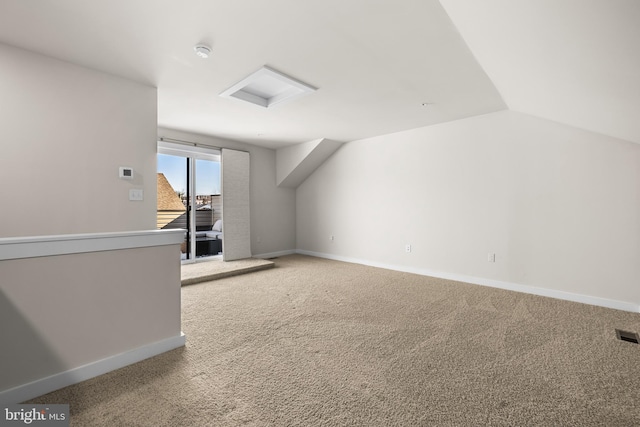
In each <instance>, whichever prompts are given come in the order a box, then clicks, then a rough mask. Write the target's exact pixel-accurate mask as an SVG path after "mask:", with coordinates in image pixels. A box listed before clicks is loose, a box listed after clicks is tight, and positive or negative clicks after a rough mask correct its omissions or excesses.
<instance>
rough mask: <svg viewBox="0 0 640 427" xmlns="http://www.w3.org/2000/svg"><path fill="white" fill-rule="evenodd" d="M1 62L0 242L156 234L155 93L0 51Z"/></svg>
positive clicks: (64, 64)
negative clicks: (123, 173)
mask: <svg viewBox="0 0 640 427" xmlns="http://www.w3.org/2000/svg"><path fill="white" fill-rule="evenodd" d="M0 64H2V66H0V93H1V94H2V96H1V97H0V129H2V140H3V142H2V155H0V182H2V185H0V201H1V202H0V203H1V206H2V221H0V237H15V236H33V235H51V234H70V233H85V232H103V231H128V230H142V229H153V228H155V209H156V207H155V205H156V196H155V194H156V157H155V153H156V130H157V117H156V116H157V107H156V89H155V88H153V87H149V86H144V85H141V84H138V83H134V82H131V81H128V80H124V79H121V78H118V77H114V76H111V75H108V74H104V73H101V72H97V71H94V70H90V69H87V68H83V67H79V66H76V65H73V64H70V63H67V62H63V61H59V60H55V59H52V58H49V57H46V56H42V55H38V54H34V53H31V52H27V51H25V50H21V49H17V48H13V47H10V46H7V45H2V44H0ZM119 166H130V167H133V168H134V170H135V179H134V180H133V181H123V180H121V179H119V178H118V167H119ZM130 188H141V189H143V190H144V195H145V200H144V201H142V202H130V201H129V198H128V197H129V189H130Z"/></svg>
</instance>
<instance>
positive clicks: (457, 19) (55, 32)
mask: <svg viewBox="0 0 640 427" xmlns="http://www.w3.org/2000/svg"><path fill="white" fill-rule="evenodd" d="M638 4H640V2H637V1H636V0H556V1H551V0H517V1H513V0H483V1H482V2H478V1H473V0H442V1H437V0H400V1H394V2H392V1H389V0H346V1H345V0H322V1H320V0H308V1H300V0H270V1H264V0H235V1H229V0H184V1H180V2H178V1H175V0H111V1H103V2H95V1H86V0H0V42H3V43H6V44H9V45H13V46H17V47H21V48H24V49H27V50H30V51H34V52H38V53H42V54H45V55H49V56H52V57H55V58H59V59H62V60H65V61H69V62H72V63H76V64H79V65H83V66H86V67H89V68H93V69H97V70H101V71H104V72H107V73H110V74H114V75H117V76H121V77H125V78H128V79H132V80H136V81H138V82H141V83H145V84H148V85H152V86H155V87H157V88H158V124H159V126H161V127H166V128H172V129H178V130H184V131H189V132H194V133H200V134H205V135H213V136H219V137H223V138H229V139H236V140H242V141H247V142H250V143H253V144H256V145H262V146H265V147H269V148H279V147H284V146H288V145H292V144H298V143H302V142H307V141H312V140H317V139H319V138H327V139H330V140H335V141H343V142H344V141H351V140H355V139H361V138H366V137H370V136H375V135H381V134H386V133H391V132H396V131H400V130H405V129H410V128H415V127H421V126H428V125H432V124H436V123H441V122H446V121H451V120H456V119H460V118H464V117H469V116H473V115H478V114H485V113H489V112H493V111H497V110H502V109H505V108H512V109H514V110H517V111H521V112H525V113H529V114H533V115H537V116H541V117H545V118H548V119H551V120H555V121H559V122H564V123H567V124H570V125H574V126H578V127H583V128H586V129H590V130H594V131H596V132H601V133H604V134H608V135H612V136H617V137H620V138H624V139H628V140H631V141H634V142H639V143H640V120H636V117H638V113H639V112H640V111H638V110H639V108H640V107H638V103H637V102H636V100H637V99H638V95H639V94H640V93H639V89H640V79H637V76H638V75H639V72H640V58H639V54H638V49H637V48H638V46H637V44H638V40H640V37H639V36H640V30H639V29H638V27H640V26H637V25H635V26H634V25H633V24H635V23H636V22H640V20H639V18H640V15H639V10H640V9H639V6H638ZM443 6H444V7H443ZM198 43H205V44H207V45H210V46H211V47H212V48H213V51H212V54H211V56H210V57H209V58H208V59H206V60H205V59H201V58H199V57H198V56H196V55H195V54H194V51H193V47H194V46H195V45H196V44H198ZM264 65H267V66H269V67H272V68H274V69H276V70H279V71H281V72H283V73H286V74H288V75H290V76H291V77H294V78H295V79H298V80H301V81H303V82H305V83H307V84H309V85H311V86H313V87H316V88H318V90H317V91H316V92H314V93H312V94H310V95H306V96H304V97H302V98H299V99H297V100H295V101H292V102H290V103H287V104H281V105H278V106H276V107H274V108H270V109H265V108H263V107H259V106H256V105H253V104H249V103H244V102H242V101H239V100H237V99H229V98H223V97H220V96H218V95H219V94H220V93H222V92H223V91H225V90H226V89H228V88H229V87H231V86H233V85H234V84H235V83H237V82H238V81H240V80H242V79H243V78H245V77H246V76H248V75H249V74H251V73H253V72H254V71H256V70H258V69H259V68H260V67H262V66H264ZM424 103H427V104H428V105H426V106H423V104H424Z"/></svg>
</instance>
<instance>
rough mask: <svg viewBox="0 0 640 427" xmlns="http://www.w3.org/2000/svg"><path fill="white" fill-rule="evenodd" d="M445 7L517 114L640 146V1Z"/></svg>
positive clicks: (462, 1) (493, 0)
mask: <svg viewBox="0 0 640 427" xmlns="http://www.w3.org/2000/svg"><path fill="white" fill-rule="evenodd" d="M441 3H442V5H443V6H444V8H445V10H446V11H447V13H448V14H449V16H450V17H451V19H452V21H453V23H454V24H455V26H456V27H457V28H458V30H459V31H460V33H461V34H462V36H463V38H464V40H465V41H466V42H467V44H468V46H469V48H470V49H471V51H472V52H473V54H474V55H475V57H476V58H477V60H478V61H479V63H480V65H481V66H482V68H483V69H484V70H485V71H486V72H487V74H488V75H489V77H490V78H491V80H492V81H493V83H494V84H495V86H496V87H497V89H498V91H499V92H500V94H501V95H502V97H503V99H504V100H505V102H506V104H507V105H508V107H509V108H510V109H512V110H515V111H519V112H523V113H528V114H531V115H534V116H539V117H543V118H546V119H550V120H553V121H557V122H561V123H565V124H569V125H572V126H576V127H579V128H583V129H587V130H591V131H594V132H598V133H602V134H605V135H609V136H613V137H617V138H622V139H625V140H628V141H633V142H636V143H640V1H637V0H516V1H514V0H482V1H474V0H441Z"/></svg>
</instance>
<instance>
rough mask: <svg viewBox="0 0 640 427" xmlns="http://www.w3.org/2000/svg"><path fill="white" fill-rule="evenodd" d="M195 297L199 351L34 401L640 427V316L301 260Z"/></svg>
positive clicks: (143, 416)
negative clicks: (630, 334)
mask: <svg viewBox="0 0 640 427" xmlns="http://www.w3.org/2000/svg"><path fill="white" fill-rule="evenodd" d="M275 263H276V266H275V268H271V269H269V270H265V271H260V272H256V273H251V274H246V275H242V276H235V277H229V278H225V279H221V280H216V281H214V282H205V283H199V284H195V285H191V286H186V287H183V288H182V305H183V331H184V332H185V334H186V336H187V345H186V347H184V348H181V349H177V350H173V351H170V352H168V353H165V354H162V355H160V356H157V357H154V358H151V359H148V360H146V361H143V362H140V363H137V364H135V365H131V366H128V367H126V368H123V369H120V370H117V371H114V372H111V373H108V374H105V375H102V376H100V377H97V378H94V379H91V380H88V381H85V382H83V383H80V384H76V385H73V386H70V387H66V388H64V389H61V390H58V391H56V392H54V393H50V394H48V395H45V396H42V397H40V398H38V399H35V400H32V401H31V403H49V404H52V403H69V404H70V407H71V425H72V426H240V425H242V426H484V425H493V426H633V425H640V404H639V402H640V345H637V344H633V343H629V342H624V341H621V340H618V339H617V338H616V334H615V328H620V329H624V330H630V331H639V330H640V314H638V313H627V312H622V311H617V310H611V309H605V308H600V307H594V306H589V305H585V304H579V303H572V302H567V301H560V300H555V299H550V298H544V297H539V296H533V295H527V294H522V293H515V292H509V291H504V290H499V289H493V288H488V287H482V286H477V285H469V284H464V283H459V282H452V281H447V280H441V279H434V278H429V277H424V276H418V275H413V274H408V273H401V272H395V271H388V270H383V269H377V268H373V267H367V266H361V265H355V264H348V263H342V262H337V261H331V260H325V259H319V258H312V257H306V256H300V255H292V256H287V257H281V258H278V259H277V260H275Z"/></svg>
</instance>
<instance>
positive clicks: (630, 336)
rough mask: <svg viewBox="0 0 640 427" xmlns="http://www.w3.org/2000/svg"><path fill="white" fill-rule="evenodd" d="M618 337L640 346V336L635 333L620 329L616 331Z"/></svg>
mask: <svg viewBox="0 0 640 427" xmlns="http://www.w3.org/2000/svg"><path fill="white" fill-rule="evenodd" d="M616 336H617V337H618V339H619V340H621V341H627V342H632V343H634V344H638V340H639V337H638V334H637V333H635V332H629V331H623V330H620V329H616Z"/></svg>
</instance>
